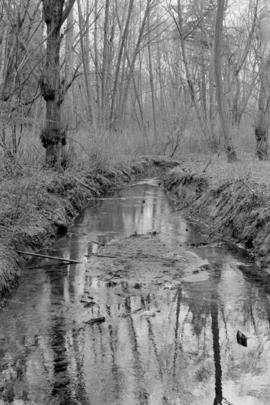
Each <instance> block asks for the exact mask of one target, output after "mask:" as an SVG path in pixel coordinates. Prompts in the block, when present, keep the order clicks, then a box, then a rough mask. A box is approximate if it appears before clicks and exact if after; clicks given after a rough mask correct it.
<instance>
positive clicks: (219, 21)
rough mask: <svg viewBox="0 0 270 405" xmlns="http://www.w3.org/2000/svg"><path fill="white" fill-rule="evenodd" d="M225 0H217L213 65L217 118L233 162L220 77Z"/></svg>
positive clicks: (234, 156) (227, 153)
mask: <svg viewBox="0 0 270 405" xmlns="http://www.w3.org/2000/svg"><path fill="white" fill-rule="evenodd" d="M224 8H225V0H218V5H217V15H216V29H215V42H214V67H215V69H214V70H215V80H216V96H217V104H218V112H219V119H220V124H221V128H222V133H223V138H224V144H225V151H226V155H227V159H228V162H234V161H235V160H236V159H237V156H236V152H235V150H234V147H233V143H232V138H231V134H230V129H229V122H228V114H227V112H226V107H225V100H224V94H223V86H222V77H221V57H222V56H221V48H222V46H221V45H222V43H221V42H222V41H221V36H222V26H223V18H224Z"/></svg>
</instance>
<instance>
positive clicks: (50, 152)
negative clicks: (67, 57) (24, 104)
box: [40, 0, 75, 168]
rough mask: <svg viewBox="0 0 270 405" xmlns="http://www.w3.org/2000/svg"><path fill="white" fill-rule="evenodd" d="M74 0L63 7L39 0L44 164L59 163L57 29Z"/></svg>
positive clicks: (61, 136) (57, 1)
mask: <svg viewBox="0 0 270 405" xmlns="http://www.w3.org/2000/svg"><path fill="white" fill-rule="evenodd" d="M74 1H75V0H69V1H68V2H67V5H66V7H65V9H63V6H64V1H63V0H55V1H51V0H43V1H42V2H43V16H44V21H45V23H46V26H47V42H46V63H45V68H44V72H43V75H42V77H41V79H40V88H41V93H42V96H43V98H44V100H45V102H46V123H45V128H44V129H43V131H42V133H41V141H42V144H43V146H44V147H45V149H46V165H47V166H48V167H58V168H59V167H60V166H61V159H62V150H63V146H64V145H65V143H66V135H65V131H64V130H63V128H62V126H61V104H62V102H63V99H64V92H65V91H64V90H65V89H64V84H62V86H61V83H60V43H61V36H60V30H61V26H62V24H63V22H64V21H65V19H66V18H67V16H68V14H69V12H70V10H71V8H72V6H73V4H74Z"/></svg>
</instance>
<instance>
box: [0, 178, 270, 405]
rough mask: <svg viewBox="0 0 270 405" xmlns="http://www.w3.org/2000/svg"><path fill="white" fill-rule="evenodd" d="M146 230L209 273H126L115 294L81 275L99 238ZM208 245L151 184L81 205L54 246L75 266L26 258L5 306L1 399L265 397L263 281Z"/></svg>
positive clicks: (267, 348)
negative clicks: (139, 285) (174, 279)
mask: <svg viewBox="0 0 270 405" xmlns="http://www.w3.org/2000/svg"><path fill="white" fill-rule="evenodd" d="M151 231H157V232H158V237H159V238H160V239H161V240H162V243H164V244H165V245H166V246H167V247H173V248H174V249H175V248H177V246H182V247H185V248H186V250H187V251H189V252H192V253H193V254H194V263H197V262H198V258H199V260H201V262H202V263H204V264H205V272H206V273H207V277H197V274H196V271H195V272H193V274H192V275H191V277H190V278H187V279H186V280H183V282H182V283H181V284H178V286H176V287H175V288H170V287H168V285H167V284H166V283H164V284H162V283H161V285H158V286H157V285H152V284H151V281H149V290H148V291H147V290H145V289H144V290H143V291H142V292H141V291H140V290H136V291H135V289H134V288H129V279H128V278H127V279H126V280H125V282H121V283H120V288H122V290H123V291H122V294H120V293H119V286H118V287H117V288H115V285H116V284H110V283H106V282H105V281H104V282H103V281H102V280H101V279H99V278H98V277H95V276H91V268H90V270H89V271H88V272H86V270H85V269H86V267H87V265H88V263H87V262H88V260H89V259H88V256H89V254H90V253H91V251H92V250H93V251H94V252H95V250H96V249H97V247H98V246H99V245H98V244H97V243H96V242H98V243H99V244H103V243H107V242H109V241H110V240H112V239H115V238H119V237H123V236H129V235H131V234H133V233H134V232H137V233H138V234H144V233H145V234H147V233H148V232H151ZM206 240H207V235H205V234H202V233H201V232H200V229H199V228H198V227H197V226H195V225H192V224H191V223H188V222H187V221H186V220H185V219H184V218H183V217H182V216H181V213H179V212H177V210H176V209H175V207H174V205H173V204H172V203H171V202H170V201H169V199H168V198H167V196H166V195H165V193H164V191H163V190H162V188H161V187H159V186H158V182H157V181H156V180H155V179H148V180H145V181H141V182H139V183H137V184H135V185H131V186H127V187H125V188H124V189H123V190H121V191H120V192H117V193H116V194H115V195H113V196H111V197H108V198H105V199H102V200H100V201H99V202H98V203H97V204H96V205H95V206H94V207H90V208H87V209H85V211H84V212H83V213H82V215H80V216H79V217H78V219H77V220H76V223H75V224H74V226H73V227H72V229H71V230H70V233H69V234H68V236H66V237H64V238H61V239H59V240H58V241H57V242H56V243H55V246H54V248H53V249H52V250H51V251H50V252H49V253H50V254H55V255H61V256H62V257H64V258H70V259H73V260H80V261H82V263H81V264H71V265H67V264H64V265H62V264H61V265H59V264H55V263H53V264H52V263H51V262H49V261H46V260H43V261H42V262H38V261H33V262H31V263H30V264H29V265H28V268H26V269H24V271H23V275H22V277H21V280H20V283H19V286H18V288H17V289H16V291H14V292H13V294H12V295H11V296H10V298H9V299H8V301H7V304H6V305H5V307H4V308H2V309H1V310H0V343H1V344H0V405H1V404H17V405H23V404H33V405H34V404H38V405H42V404H50V405H51V404H52V405H54V404H55V405H56V404H66V405H69V404H70V405H73V404H91V405H106V404H115V405H116V404H119V405H120V404H121V405H133V404H134V405H137V404H140V405H142V404H145V405H146V404H147V405H148V404H149V405H159V404H162V405H163V404H164V405H165V404H168V405H169V404H170V405H193V404H194V405H199V404H200V405H209V404H214V405H215V404H216V405H217V404H229V405H232V404H233V405H266V404H269V403H270V385H269V376H270V340H269V337H270V286H269V285H268V283H267V282H266V281H264V280H263V279H262V278H260V276H259V274H256V269H255V268H254V266H253V264H252V263H249V261H248V260H247V258H246V257H245V255H243V254H241V252H239V251H238V250H237V249H232V248H230V247H228V246H227V245H226V244H222V245H214V244H212V245H211V244H210V245H203V244H201V243H200V242H205V241H206ZM205 272H204V273H205ZM193 276H194V277H193ZM86 290H87V293H88V294H89V295H91V297H90V298H91V299H93V301H92V304H91V305H85V303H84V302H83V301H82V297H83V296H84V295H85V292H86ZM141 308H143V309H145V311H146V312H147V313H148V314H150V315H151V316H150V315H149V316H142V314H141V312H140V309H141ZM152 315H153V316H152ZM154 315H155V316H154ZM100 316H104V317H105V322H103V323H95V324H92V325H86V326H85V327H82V326H80V325H82V322H81V321H82V320H83V319H87V317H90V318H91V317H100ZM238 330H240V331H241V332H242V333H245V335H246V336H247V338H248V339H247V346H246V347H245V346H243V345H241V344H238V343H237V339H236V333H237V331H238Z"/></svg>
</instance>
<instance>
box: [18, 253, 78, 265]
mask: <svg viewBox="0 0 270 405" xmlns="http://www.w3.org/2000/svg"><path fill="white" fill-rule="evenodd" d="M17 253H20V254H22V255H26V256H35V257H44V258H45V259H51V260H59V261H60V262H67V263H75V264H79V263H82V262H79V261H78V260H71V259H64V258H63V257H58V256H48V255H42V254H41V253H33V252H24V251H22V250H17Z"/></svg>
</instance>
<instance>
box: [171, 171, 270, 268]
mask: <svg viewBox="0 0 270 405" xmlns="http://www.w3.org/2000/svg"><path fill="white" fill-rule="evenodd" d="M215 176H216V175H215ZM216 177H217V176H216ZM164 186H165V188H166V190H168V191H170V193H171V194H172V196H173V198H174V199H175V200H176V202H177V205H178V209H179V210H184V211H185V212H186V214H187V215H190V216H192V218H197V219H198V220H199V221H200V222H202V223H203V224H204V225H205V226H207V228H208V234H209V237H210V239H211V238H214V239H217V238H218V239H221V240H222V239H223V240H224V239H227V240H228V239H229V240H231V241H232V242H234V243H237V244H239V246H241V247H243V248H245V249H247V251H248V252H249V253H250V255H251V256H252V257H254V259H255V262H256V265H258V266H259V267H260V268H263V269H264V270H265V271H266V272H267V268H269V264H270V203H269V201H270V194H269V189H268V187H267V186H266V185H265V184H258V183H257V182H255V181H250V180H249V179H248V178H247V177H241V176H237V177H235V178H226V177H224V178H223V179H222V180H221V181H220V182H217V181H215V182H213V181H212V179H211V176H209V175H208V174H206V173H203V172H202V171H200V172H199V171H196V170H190V169H189V168H186V167H179V168H175V169H172V170H171V171H169V172H168V173H167V175H166V177H165V180H164Z"/></svg>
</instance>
